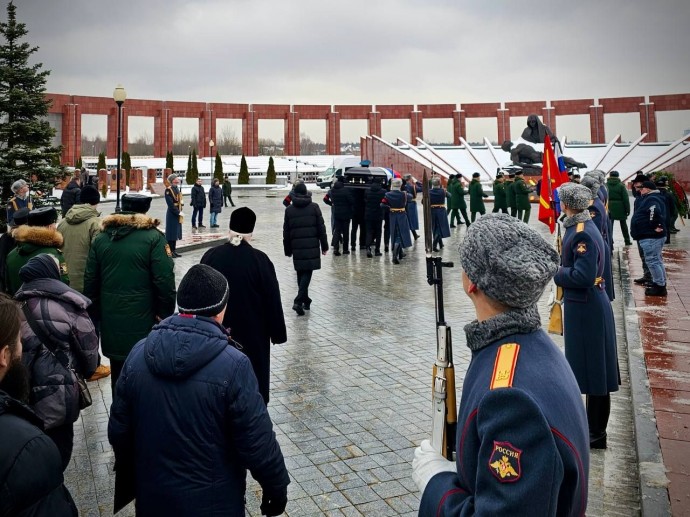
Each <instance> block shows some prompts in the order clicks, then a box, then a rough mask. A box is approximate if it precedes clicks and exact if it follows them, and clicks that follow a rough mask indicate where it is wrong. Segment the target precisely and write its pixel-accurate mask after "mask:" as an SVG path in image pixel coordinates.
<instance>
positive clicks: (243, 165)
mask: <svg viewBox="0 0 690 517" xmlns="http://www.w3.org/2000/svg"><path fill="white" fill-rule="evenodd" d="M237 184H238V185H249V167H247V159H246V158H245V157H244V154H243V155H242V161H241V162H240V174H239V176H237Z"/></svg>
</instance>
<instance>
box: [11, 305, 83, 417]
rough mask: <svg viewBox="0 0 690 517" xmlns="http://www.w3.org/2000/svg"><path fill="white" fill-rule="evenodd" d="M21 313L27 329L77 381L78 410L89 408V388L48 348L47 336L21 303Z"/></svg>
mask: <svg viewBox="0 0 690 517" xmlns="http://www.w3.org/2000/svg"><path fill="white" fill-rule="evenodd" d="M22 311H23V312H24V318H25V319H26V322H27V323H28V324H29V327H31V330H32V331H33V333H34V334H35V335H36V337H37V338H38V339H40V340H41V343H43V344H44V345H45V347H46V348H47V349H48V352H50V353H51V354H52V356H53V357H54V358H55V359H57V361H58V362H59V363H60V364H61V365H62V366H63V368H65V369H66V370H68V371H70V372H72V375H74V378H75V379H76V381H77V386H78V388H79V409H86V408H87V407H89V406H90V405H91V404H93V398H92V397H91V392H90V391H89V387H88V386H87V384H86V381H85V380H84V377H82V376H81V375H80V374H79V373H78V372H77V371H76V370H75V369H74V368H73V367H72V365H71V364H69V360H67V361H64V360H62V359H60V358H59V357H58V356H57V354H56V353H55V352H54V351H53V350H52V349H51V348H50V346H49V344H48V343H52V340H51V338H50V336H49V335H48V334H46V333H45V332H44V331H43V329H42V328H41V327H39V326H38V325H36V322H35V321H33V318H32V317H31V314H30V313H29V309H28V307H27V306H26V302H24V303H22Z"/></svg>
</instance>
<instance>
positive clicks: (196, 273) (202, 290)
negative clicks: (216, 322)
mask: <svg viewBox="0 0 690 517" xmlns="http://www.w3.org/2000/svg"><path fill="white" fill-rule="evenodd" d="M229 296H230V290H229V288H228V281H227V280H226V279H225V277H224V276H223V275H222V274H220V273H219V272H218V271H216V270H215V269H213V268H212V267H211V266H207V265H205V264H195V265H193V266H192V267H190V268H189V271H187V274H185V276H184V277H183V278H182V281H181V282H180V287H178V289H177V307H178V308H179V310H180V313H183V314H194V315H196V316H215V315H217V314H220V313H221V311H222V310H223V309H224V308H225V306H226V305H227V304H228V297H229Z"/></svg>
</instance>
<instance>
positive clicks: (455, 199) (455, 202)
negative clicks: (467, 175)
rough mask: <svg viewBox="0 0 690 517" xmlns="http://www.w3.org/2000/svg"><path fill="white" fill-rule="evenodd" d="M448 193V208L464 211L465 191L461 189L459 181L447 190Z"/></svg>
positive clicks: (465, 205) (465, 207)
mask: <svg viewBox="0 0 690 517" xmlns="http://www.w3.org/2000/svg"><path fill="white" fill-rule="evenodd" d="M448 192H450V207H451V209H460V210H466V209H467V203H466V202H465V194H466V193H467V192H465V189H464V188H463V187H462V183H460V180H456V181H455V183H453V186H452V187H451V188H450V189H449V190H448Z"/></svg>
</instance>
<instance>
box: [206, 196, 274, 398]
mask: <svg viewBox="0 0 690 517" xmlns="http://www.w3.org/2000/svg"><path fill="white" fill-rule="evenodd" d="M255 222H256V214H255V213H254V212H253V211H252V210H251V209H249V208H247V207H241V208H238V209H237V210H235V211H233V212H232V215H231V216H230V235H229V239H228V242H226V243H225V244H221V245H220V246H216V247H215V248H211V249H210V250H208V251H207V252H206V253H205V254H204V256H203V257H202V258H201V263H202V264H206V265H208V266H211V267H212V268H213V269H215V270H216V271H219V272H220V273H221V274H222V275H223V276H224V277H225V279H226V280H227V281H228V285H229V286H230V292H231V293H232V296H231V297H230V300H228V310H227V311H225V317H224V318H223V326H225V327H226V328H229V329H230V334H231V336H232V338H233V339H234V340H235V341H237V342H238V343H239V344H240V345H242V352H244V353H245V354H246V355H247V357H249V360H250V361H251V363H252V367H253V368H254V374H255V375H256V378H257V380H258V381H259V392H260V393H261V396H262V397H263V399H264V402H265V403H266V404H267V405H268V400H269V396H268V392H269V384H270V366H271V342H273V343H274V344H280V343H285V342H286V341H287V331H286V329H285V317H284V315H283V306H282V303H281V300H280V287H279V285H278V278H277V277H276V270H275V267H274V266H273V263H272V262H271V260H270V259H269V258H268V256H267V255H266V254H265V253H264V252H263V251H260V250H257V249H256V248H254V247H252V246H251V244H249V242H250V241H251V237H252V233H253V232H254V224H255Z"/></svg>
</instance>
